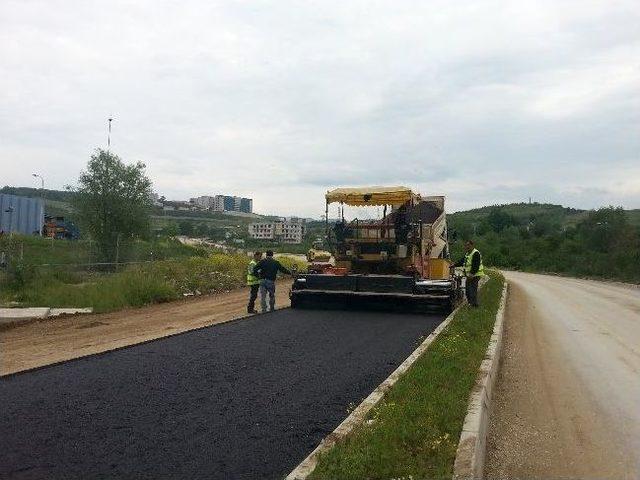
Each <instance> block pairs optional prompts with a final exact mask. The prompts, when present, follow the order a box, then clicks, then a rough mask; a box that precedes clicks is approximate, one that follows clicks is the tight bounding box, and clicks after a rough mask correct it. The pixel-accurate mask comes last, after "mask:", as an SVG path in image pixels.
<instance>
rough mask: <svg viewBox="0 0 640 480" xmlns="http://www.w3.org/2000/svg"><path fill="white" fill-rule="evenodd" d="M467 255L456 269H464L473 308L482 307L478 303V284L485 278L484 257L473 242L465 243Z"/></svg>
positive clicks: (470, 303)
mask: <svg viewBox="0 0 640 480" xmlns="http://www.w3.org/2000/svg"><path fill="white" fill-rule="evenodd" d="M464 250H465V254H464V257H462V258H461V259H460V260H459V261H458V262H457V263H456V264H455V266H456V267H462V272H463V274H464V276H465V277H466V280H465V294H466V295H467V301H468V302H469V305H471V306H472V307H478V306H480V305H479V303H478V283H479V282H480V278H482V277H484V275H485V273H484V266H483V265H482V255H481V254H480V252H479V251H478V250H477V249H476V247H475V245H474V243H473V240H467V241H466V242H464Z"/></svg>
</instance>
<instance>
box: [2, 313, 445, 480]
mask: <svg viewBox="0 0 640 480" xmlns="http://www.w3.org/2000/svg"><path fill="white" fill-rule="evenodd" d="M442 319H443V317H442V316H426V315H406V314H396V313H371V312H368V313H359V312H336V311H331V312H322V311H299V310H290V309H286V310H281V311H277V312H274V313H271V314H267V315H264V316H257V317H252V318H249V319H244V320H240V321H236V322H231V323H225V324H220V325H216V326H212V327H208V328H205V329H201V330H195V331H190V332H186V333H183V334H180V335H176V336H174V337H169V338H164V339H159V340H156V341H153V342H150V343H146V344H140V345H136V346H132V347H129V348H126V349H123V350H118V351H112V352H107V353H103V354H100V355H96V356H91V357H85V358H81V359H77V360H72V361H69V362H66V363H63V364H59V365H53V366H50V367H45V368H43V369H40V370H36V371H32V372H25V373H20V374H16V375H14V376H8V377H3V378H1V379H0V432H1V433H0V478H47V479H72V478H78V479H87V478H149V479H159V478H180V479H183V478H190V479H195V478H225V479H226V478H233V479H241V478H279V477H282V476H284V475H285V474H287V473H288V472H289V471H290V470H291V469H292V468H293V467H295V466H296V465H297V464H298V463H299V461H301V460H302V459H303V458H304V457H305V456H306V455H307V454H308V453H309V452H310V451H311V450H312V449H313V448H315V446H316V445H317V444H318V442H319V441H320V440H321V439H322V438H323V437H324V436H326V434H328V433H329V432H331V431H332V430H333V429H334V428H335V427H336V426H337V425H338V424H339V423H340V422H341V421H342V420H343V419H344V418H345V417H346V416H347V411H348V409H349V408H350V407H351V406H355V405H357V404H358V403H359V402H360V401H361V400H362V399H363V398H364V397H366V396H367V395H368V394H369V393H370V392H371V391H372V390H373V389H374V388H375V387H376V386H377V385H378V384H379V383H380V382H381V381H382V380H384V379H385V378H386V377H387V376H388V375H389V374H390V373H391V372H392V371H393V370H394V369H395V368H396V367H397V366H398V365H399V364H400V363H401V362H402V361H403V360H404V359H405V358H406V357H407V356H408V355H409V354H410V353H411V352H412V351H413V349H415V347H416V346H417V345H418V343H419V342H420V341H421V340H422V338H423V337H424V336H426V335H428V334H429V333H430V332H431V331H433V329H434V328H435V327H436V326H437V325H438V324H439V323H440V322H441V321H442Z"/></svg>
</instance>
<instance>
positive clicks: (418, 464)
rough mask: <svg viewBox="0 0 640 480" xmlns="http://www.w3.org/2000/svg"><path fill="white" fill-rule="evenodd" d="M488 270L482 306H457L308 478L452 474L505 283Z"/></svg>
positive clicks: (433, 476)
mask: <svg viewBox="0 0 640 480" xmlns="http://www.w3.org/2000/svg"><path fill="white" fill-rule="evenodd" d="M489 275H490V280H489V282H487V284H486V285H485V286H484V287H483V288H482V289H481V292H480V302H481V305H482V306H481V307H480V308H477V309H472V308H470V307H469V306H465V307H463V308H461V309H460V310H459V311H458V313H457V314H456V316H455V318H454V319H453V321H452V322H451V323H450V324H449V326H448V328H447V329H446V330H445V331H444V332H442V333H441V334H440V335H439V336H438V338H437V339H436V340H435V341H434V342H433V343H432V344H431V346H430V347H429V348H428V349H427V351H426V352H425V353H424V355H422V357H420V358H419V359H418V360H417V361H416V362H415V363H414V364H413V366H412V367H411V368H410V369H409V371H407V373H406V374H405V375H404V376H403V377H402V378H401V379H400V380H399V381H398V382H397V383H396V384H395V385H394V386H393V388H392V389H391V390H390V391H389V392H388V393H387V394H386V395H385V397H384V398H383V399H382V401H381V402H380V403H379V404H378V405H377V406H376V407H374V408H373V409H372V410H371V411H370V412H369V415H368V417H367V421H365V423H364V424H363V425H362V426H361V427H359V428H358V429H357V430H356V431H354V432H353V433H352V434H351V435H350V436H348V437H347V438H346V439H345V440H344V441H342V442H340V443H338V444H337V445H336V446H335V447H334V448H333V449H331V450H330V451H329V452H327V453H326V454H325V455H323V456H321V458H320V461H319V463H318V466H317V467H316V469H315V470H314V472H313V474H312V475H311V477H310V478H313V479H336V478H340V479H342V480H347V479H362V478H367V479H377V478H381V479H382V478H384V479H389V478H404V479H409V478H415V479H418V478H447V479H450V478H451V476H452V475H453V463H454V460H455V455H456V449H457V446H458V440H459V438H460V432H461V430H462V423H463V421H464V417H465V415H466V412H467V404H468V401H469V396H470V393H471V389H472V387H473V386H474V384H475V380H476V377H477V374H478V368H479V367H480V363H481V361H482V359H483V358H484V355H485V352H486V349H487V346H488V344H489V338H490V337H491V334H492V332H493V325H494V322H495V316H496V312H497V310H498V306H499V304H500V297H501V294H502V287H503V284H504V277H503V276H502V275H501V274H500V273H497V272H490V273H489Z"/></svg>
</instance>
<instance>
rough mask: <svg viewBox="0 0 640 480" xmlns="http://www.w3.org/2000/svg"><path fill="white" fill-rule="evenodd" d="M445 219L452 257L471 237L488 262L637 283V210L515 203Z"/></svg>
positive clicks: (639, 237) (639, 267)
mask: <svg viewBox="0 0 640 480" xmlns="http://www.w3.org/2000/svg"><path fill="white" fill-rule="evenodd" d="M448 223H449V229H450V238H452V239H454V240H453V241H452V254H453V256H454V257H456V258H458V257H460V256H462V252H463V248H462V240H463V239H466V238H472V239H474V240H475V242H476V245H477V246H478V248H479V249H480V251H481V252H482V254H483V258H484V259H485V263H486V264H488V265H493V266H496V267H501V268H509V269H516V270H525V271H537V272H554V273H565V274H569V275H575V276H586V277H599V278H611V279H619V280H623V281H632V282H639V281H640V210H623V209H622V208H615V207H605V208H600V209H598V210H578V209H573V208H566V207H563V206H561V205H551V204H536V203H533V204H526V203H519V204H508V205H493V206H489V207H482V208H477V209H473V210H468V211H464V212H456V213H453V214H450V215H449V216H448Z"/></svg>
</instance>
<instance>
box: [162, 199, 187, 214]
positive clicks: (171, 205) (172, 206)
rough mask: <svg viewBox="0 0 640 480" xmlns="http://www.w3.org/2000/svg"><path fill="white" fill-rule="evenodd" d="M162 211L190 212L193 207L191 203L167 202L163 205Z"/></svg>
mask: <svg viewBox="0 0 640 480" xmlns="http://www.w3.org/2000/svg"><path fill="white" fill-rule="evenodd" d="M162 209H163V210H164V211H167V212H170V211H176V210H178V211H182V212H188V211H190V210H193V205H192V204H191V203H189V202H180V201H171V200H167V201H165V202H164V203H163V205H162Z"/></svg>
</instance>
